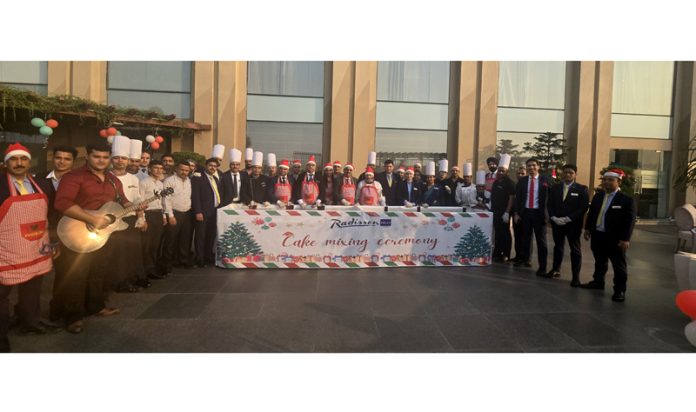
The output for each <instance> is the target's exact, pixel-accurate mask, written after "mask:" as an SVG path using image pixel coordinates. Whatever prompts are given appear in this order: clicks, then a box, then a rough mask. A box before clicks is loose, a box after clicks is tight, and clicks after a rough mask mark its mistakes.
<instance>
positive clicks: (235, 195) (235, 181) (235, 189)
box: [232, 173, 239, 198]
mask: <svg viewBox="0 0 696 412" xmlns="http://www.w3.org/2000/svg"><path fill="white" fill-rule="evenodd" d="M232 187H233V188H234V192H233V195H234V196H232V197H233V198H235V197H237V193H239V191H238V190H237V174H236V173H235V174H233V175H232Z"/></svg>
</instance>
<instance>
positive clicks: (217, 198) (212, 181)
mask: <svg viewBox="0 0 696 412" xmlns="http://www.w3.org/2000/svg"><path fill="white" fill-rule="evenodd" d="M208 179H210V184H211V185H212V186H213V192H215V206H217V205H219V204H220V191H219V190H218V187H217V181H216V180H215V176H210V175H208Z"/></svg>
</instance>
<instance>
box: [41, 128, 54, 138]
mask: <svg viewBox="0 0 696 412" xmlns="http://www.w3.org/2000/svg"><path fill="white" fill-rule="evenodd" d="M39 133H41V134H42V135H44V136H50V135H52V134H53V129H51V128H50V127H48V126H41V128H40V129H39Z"/></svg>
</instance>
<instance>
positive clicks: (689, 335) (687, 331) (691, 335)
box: [684, 320, 696, 346]
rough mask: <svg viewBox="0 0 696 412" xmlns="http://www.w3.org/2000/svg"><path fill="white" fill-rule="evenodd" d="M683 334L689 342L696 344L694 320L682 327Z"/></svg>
mask: <svg viewBox="0 0 696 412" xmlns="http://www.w3.org/2000/svg"><path fill="white" fill-rule="evenodd" d="M684 336H686V340H688V341H689V343H690V344H692V345H694V346H696V320H695V321H692V322H691V323H689V324H688V325H686V327H685V328H684Z"/></svg>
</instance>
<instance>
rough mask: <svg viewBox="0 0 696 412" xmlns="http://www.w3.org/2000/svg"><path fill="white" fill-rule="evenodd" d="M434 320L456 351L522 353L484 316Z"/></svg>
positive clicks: (518, 347)
mask: <svg viewBox="0 0 696 412" xmlns="http://www.w3.org/2000/svg"><path fill="white" fill-rule="evenodd" d="M433 319H434V321H435V322H436V323H437V326H438V327H439V329H440V331H442V333H443V334H444V335H445V337H446V338H447V341H448V342H449V344H450V345H452V347H453V348H454V349H457V350H482V351H485V352H496V351H498V350H505V349H513V350H519V351H521V348H520V346H519V345H517V344H516V343H515V342H514V341H513V340H511V339H510V338H508V337H507V336H506V335H505V334H504V333H503V332H502V331H501V330H500V329H499V328H498V327H497V326H496V325H494V324H492V323H491V322H490V321H489V320H488V319H487V318H486V317H485V316H483V315H463V316H450V317H434V318H433Z"/></svg>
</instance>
